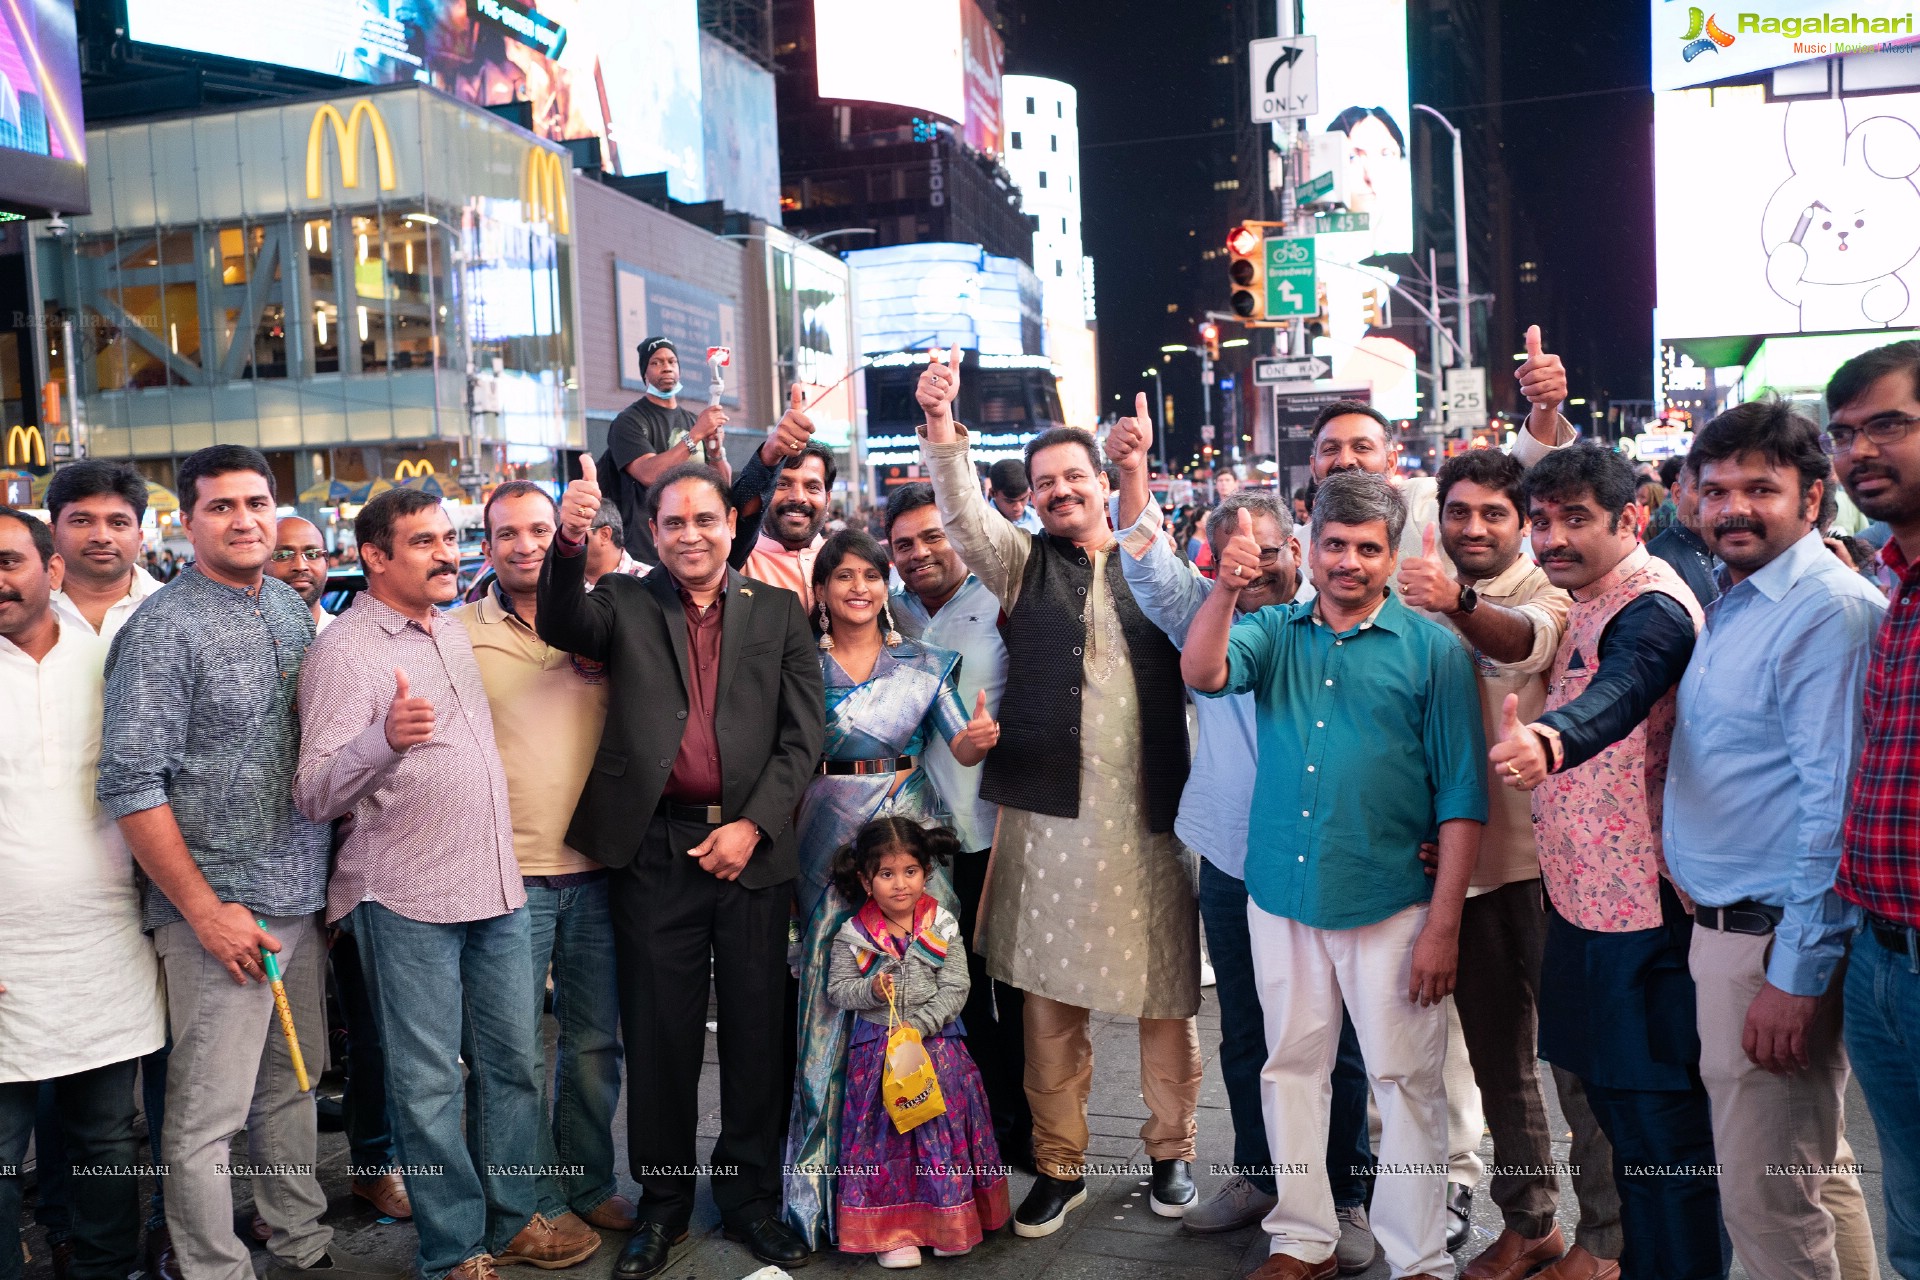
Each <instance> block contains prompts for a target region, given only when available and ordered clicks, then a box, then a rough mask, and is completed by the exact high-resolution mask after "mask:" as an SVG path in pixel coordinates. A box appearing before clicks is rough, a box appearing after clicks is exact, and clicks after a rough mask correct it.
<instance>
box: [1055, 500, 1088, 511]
mask: <svg viewBox="0 0 1920 1280" xmlns="http://www.w3.org/2000/svg"><path fill="white" fill-rule="evenodd" d="M1079 502H1080V499H1078V498H1074V497H1064V498H1055V499H1054V500H1053V501H1052V502H1049V503H1048V504H1047V510H1049V511H1061V510H1064V509H1065V508H1067V507H1071V506H1076V505H1078V504H1079Z"/></svg>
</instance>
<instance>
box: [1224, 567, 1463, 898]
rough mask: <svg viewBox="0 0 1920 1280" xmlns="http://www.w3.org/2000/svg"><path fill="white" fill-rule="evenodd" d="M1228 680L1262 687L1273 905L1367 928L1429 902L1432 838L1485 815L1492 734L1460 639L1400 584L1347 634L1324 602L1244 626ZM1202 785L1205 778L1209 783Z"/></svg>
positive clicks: (1264, 856)
mask: <svg viewBox="0 0 1920 1280" xmlns="http://www.w3.org/2000/svg"><path fill="white" fill-rule="evenodd" d="M1227 663H1228V668H1229V670H1228V675H1227V683H1226V686H1225V687H1224V688H1222V689H1221V690H1220V691H1219V692H1218V693H1216V694H1212V695H1208V696H1211V697H1224V696H1226V695H1228V694H1236V693H1251V694H1252V695H1253V697H1254V724H1255V733H1256V736H1257V739H1258V742H1259V754H1260V767H1259V774H1258V776H1257V778H1256V780H1255V782H1254V788H1253V809H1252V815H1251V816H1252V834H1251V837H1250V839H1249V840H1248V842H1247V844H1248V847H1247V892H1248V893H1249V894H1251V895H1252V897H1253V900H1254V902H1255V903H1257V904H1258V905H1259V907H1260V909H1261V910H1262V911H1265V912H1266V913H1267V914H1269V915H1276V916H1284V917H1285V918H1287V919H1289V920H1296V921H1298V922H1299V923H1301V924H1304V925H1307V926H1309V927H1311V928H1315V929H1354V928H1358V927H1360V926H1361V925H1368V924H1374V923H1376V922H1377V921H1381V920H1385V919H1386V918H1387V917H1388V916H1391V915H1394V914H1396V913H1397V912H1400V911H1403V910H1405V909H1406V908H1407V907H1410V906H1412V905H1414V904H1415V903H1418V902H1425V901H1426V900H1427V899H1428V898H1430V897H1431V896H1432V894H1433V882H1432V881H1431V880H1430V879H1429V878H1428V877H1427V874H1426V871H1425V869H1424V868H1423V867H1422V866H1421V863H1420V844H1421V842H1422V841H1424V840H1431V839H1433V838H1434V835H1435V833H1436V832H1437V831H1438V830H1439V824H1440V823H1442V822H1447V821H1450V820H1452V819H1455V818H1468V819H1471V820H1472V821H1474V822H1485V821H1486V820H1487V739H1486V731H1485V729H1484V728H1482V726H1481V723H1480V692H1479V688H1478V686H1477V685H1476V684H1475V682H1474V674H1473V662H1472V660H1471V659H1470V658H1469V657H1468V656H1467V651H1466V649H1465V648H1464V647H1462V645H1461V643H1460V640H1459V638H1458V637H1456V636H1455V635H1454V633H1453V632H1451V631H1449V630H1448V629H1447V628H1445V627H1443V626H1441V625H1440V624H1439V623H1437V622H1434V621H1431V620H1430V619H1427V618H1424V617H1422V616H1420V615H1419V614H1418V613H1415V612H1414V611H1413V610H1411V609H1409V608H1407V606H1406V605H1404V604H1402V603H1401V602H1400V599H1399V597H1397V596H1395V595H1394V594H1393V593H1392V592H1391V591H1389V592H1388V595H1387V598H1386V600H1385V601H1384V602H1383V603H1382V604H1381V606H1380V609H1379V610H1378V611H1377V612H1376V613H1375V614H1374V615H1373V617H1372V618H1370V619H1368V620H1367V621H1365V622H1361V623H1358V624H1356V625H1355V626H1353V627H1352V628H1350V629H1349V630H1346V631H1342V632H1338V633H1336V632H1335V631H1333V629H1332V628H1330V627H1328V626H1327V625H1326V624H1325V623H1324V622H1322V621H1320V620H1319V619H1318V618H1317V617H1315V615H1314V606H1313V602H1312V601H1303V602H1301V603H1298V604H1293V605H1289V606H1287V607H1285V608H1271V609H1261V610H1258V611H1257V612H1255V613H1253V614H1251V615H1249V616H1248V617H1246V618H1243V619H1241V620H1240V621H1239V622H1237V623H1235V624H1234V628H1233V634H1232V637H1231V639H1230V640H1229V641H1228V644H1227ZM1196 781H1198V779H1196Z"/></svg>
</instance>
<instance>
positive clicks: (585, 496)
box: [560, 453, 600, 542]
mask: <svg viewBox="0 0 1920 1280" xmlns="http://www.w3.org/2000/svg"><path fill="white" fill-rule="evenodd" d="M599 511H600V471H599V468H598V467H596V466H595V465H594V461H593V455H592V454H590V453H583V454H581V455H580V478H579V479H578V480H575V481H574V482H573V483H571V484H569V485H568V486H567V491H566V492H565V493H563V494H561V495H560V532H561V533H562V534H563V535H565V537H566V538H567V540H568V541H569V542H585V541H586V540H587V531H588V530H590V529H591V528H593V518H594V516H595V515H597V514H599Z"/></svg>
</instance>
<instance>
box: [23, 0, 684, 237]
mask: <svg viewBox="0 0 1920 1280" xmlns="http://www.w3.org/2000/svg"><path fill="white" fill-rule="evenodd" d="M13 2H17V0H0V9H3V8H4V7H5V5H6V4H7V3H13ZM48 2H49V0H38V3H42V4H45V3H48ZM69 24H71V15H69ZM127 35H128V38H130V39H132V40H134V41H136V42H138V43H142V44H149V45H159V46H164V47H167V48H173V49H182V50H186V51H189V52H194V53H203V54H212V55H215V56H217V57H224V58H234V59H238V60H241V61H246V62H265V63H272V64H275V65H277V66H283V67H291V68H295V69H297V70H302V71H313V72H318V73H320V74H323V75H333V76H341V77H344V78H346V79H348V80H355V81H359V82H361V83H363V84H394V83H399V82H404V81H416V80H417V81H420V82H422V83H426V84H431V85H433V86H434V87H435V88H437V89H440V90H443V91H445V92H447V93H450V94H452V95H453V96H454V97H457V98H460V99H462V100H463V101H466V102H471V103H475V104H477V105H480V106H500V105H504V104H506V103H509V102H517V101H524V102H529V103H531V104H532V105H533V121H534V130H535V132H537V133H539V134H540V135H541V136H542V137H547V138H551V139H553V140H554V141H556V142H564V141H569V140H572V139H578V138H590V137H597V138H599V139H600V140H601V162H602V163H603V164H604V165H605V167H606V168H607V169H608V170H609V171H611V172H614V173H619V174H626V175H630V174H640V173H660V172H665V173H666V174H667V183H668V188H669V190H670V191H671V192H672V194H673V196H674V197H675V198H676V199H679V200H685V201H689V202H697V201H700V200H704V199H706V139H705V137H704V135H703V132H702V125H701V66H700V23H699V14H698V9H697V4H696V0H539V2H538V3H537V4H536V3H533V2H532V0H302V3H299V4H295V5H262V4H260V3H259V2H258V0H127Z"/></svg>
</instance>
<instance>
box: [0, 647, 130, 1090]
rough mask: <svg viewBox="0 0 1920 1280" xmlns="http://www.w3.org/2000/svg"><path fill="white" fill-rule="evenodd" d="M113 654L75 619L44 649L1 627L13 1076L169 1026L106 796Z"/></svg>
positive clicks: (126, 1046)
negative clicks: (100, 788)
mask: <svg viewBox="0 0 1920 1280" xmlns="http://www.w3.org/2000/svg"><path fill="white" fill-rule="evenodd" d="M106 660H107V642H106V641H105V640H102V639H101V638H100V637H99V636H96V635H94V634H93V631H92V630H91V628H88V627H85V626H80V625H76V624H74V623H73V622H71V621H67V620H65V619H64V618H63V619H62V620H61V624H60V638H59V641H58V642H57V643H56V644H55V645H54V647H53V648H52V650H51V651H49V652H48V653H47V655H46V656H45V657H44V658H42V659H41V660H40V661H39V662H35V661H34V660H33V659H32V658H29V657H28V656H27V655H26V654H24V653H22V652H21V651H20V650H19V649H18V648H16V647H15V646H14V644H13V642H12V641H10V640H8V639H6V638H5V637H0V725H5V726H6V748H5V750H0V886H4V889H3V890H0V985H3V986H5V987H6V991H5V993H4V994H0V1084H4V1083H13V1082H17V1081H23V1080H51V1079H55V1078H57V1077H59V1076H66V1075H72V1074H74V1073H75V1072H78V1071H88V1070H92V1069H93V1068H95V1067H103V1066H106V1065H107V1064H109V1063H114V1062H123V1061H125V1060H126V1059H128V1058H136V1057H139V1056H140V1055H142V1054H146V1053H151V1052H153V1051H154V1050H155V1049H158V1048H159V1047H160V1046H161V1044H162V1043H163V1042H164V1041H165V1039H166V993H165V990H164V988H163V987H162V986H161V981H160V966H159V963H158V961H156V960H155V958H154V953H153V943H152V941H151V940H150V939H149V938H148V937H147V935H146V934H145V933H144V932H143V931H142V930H141V927H140V894H139V891H138V889H136V888H135V886H134V878H133V858H132V856H131V855H130V854H129V853H128V852H127V846H126V844H125V842H124V841H122V840H121V838H120V830H119V828H118V827H117V826H116V825H115V824H114V822H113V820H112V819H111V818H109V817H107V816H106V815H105V814H104V813H103V812H102V811H101V810H100V807H99V806H98V805H97V804H95V803H94V798H93V783H94V774H95V772H96V770H97V769H98V767H99V762H100V717H101V701H102V691H103V688H104V682H103V676H102V671H103V668H104V667H105V665H106Z"/></svg>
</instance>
